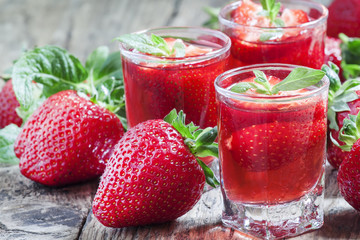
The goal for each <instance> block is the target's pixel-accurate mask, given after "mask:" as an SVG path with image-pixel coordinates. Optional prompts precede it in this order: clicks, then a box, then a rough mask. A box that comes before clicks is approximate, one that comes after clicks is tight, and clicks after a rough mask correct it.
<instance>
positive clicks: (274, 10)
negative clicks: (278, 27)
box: [260, 0, 281, 23]
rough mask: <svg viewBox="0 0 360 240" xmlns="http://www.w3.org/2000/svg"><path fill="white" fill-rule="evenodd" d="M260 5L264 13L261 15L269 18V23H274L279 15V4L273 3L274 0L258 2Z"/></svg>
mask: <svg viewBox="0 0 360 240" xmlns="http://www.w3.org/2000/svg"><path fill="white" fill-rule="evenodd" d="M260 3H261V6H262V7H263V9H264V11H265V12H266V13H263V15H265V16H268V17H269V18H270V22H271V23H274V22H275V19H276V18H277V16H278V14H279V11H280V8H281V4H280V3H279V2H275V0H260ZM277 23H279V22H277Z"/></svg>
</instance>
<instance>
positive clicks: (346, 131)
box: [330, 112, 360, 152]
mask: <svg viewBox="0 0 360 240" xmlns="http://www.w3.org/2000/svg"><path fill="white" fill-rule="evenodd" d="M348 117H349V118H345V119H344V124H343V126H342V128H341V129H340V132H339V140H340V141H342V142H343V143H345V144H344V145H341V146H340V144H339V143H338V142H337V141H336V140H335V139H334V138H333V137H332V136H331V134H330V139H331V141H332V142H333V143H334V144H335V145H336V146H338V147H339V148H341V149H342V150H344V151H348V152H349V151H350V150H351V149H352V147H353V145H354V143H355V142H356V141H357V140H358V139H360V112H359V113H358V114H357V115H351V114H349V115H348Z"/></svg>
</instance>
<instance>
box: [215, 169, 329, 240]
mask: <svg viewBox="0 0 360 240" xmlns="http://www.w3.org/2000/svg"><path fill="white" fill-rule="evenodd" d="M324 180H325V174H324V173H323V175H322V177H321V178H320V180H319V182H318V184H317V185H316V187H315V188H314V189H313V190H312V191H311V192H309V193H307V194H306V195H304V196H303V197H301V198H300V199H298V200H296V201H292V202H288V203H284V204H278V205H255V204H244V203H234V202H232V201H230V200H229V199H227V198H226V196H225V194H224V191H223V200H224V207H225V208H224V210H223V214H222V222H223V224H224V225H225V226H227V227H231V228H234V229H236V230H239V231H242V232H245V233H247V234H250V235H253V236H255V237H260V238H263V239H278V238H284V237H291V236H297V235H299V234H302V233H304V232H307V231H310V230H314V229H318V228H320V227H321V226H322V225H323V223H324V206H323V205H324Z"/></svg>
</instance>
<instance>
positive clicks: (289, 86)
mask: <svg viewBox="0 0 360 240" xmlns="http://www.w3.org/2000/svg"><path fill="white" fill-rule="evenodd" d="M253 72H254V75H255V79H254V83H252V82H240V83H237V84H235V85H234V86H233V87H232V88H231V89H230V90H231V91H233V92H236V93H245V92H246V91H248V90H249V89H255V91H256V92H257V93H260V94H266V95H274V94H277V93H278V92H279V91H293V90H298V89H303V88H306V87H310V86H312V85H314V84H316V83H318V82H319V81H320V80H321V79H322V78H323V77H324V76H325V72H323V71H321V70H316V69H312V68H307V67H297V68H295V69H294V70H292V71H291V72H290V74H289V75H288V76H287V77H286V78H285V79H284V80H282V81H281V82H279V83H277V84H275V85H274V86H271V85H270V83H269V80H268V79H267V77H266V75H265V74H264V73H263V72H262V71H259V70H254V71H253Z"/></svg>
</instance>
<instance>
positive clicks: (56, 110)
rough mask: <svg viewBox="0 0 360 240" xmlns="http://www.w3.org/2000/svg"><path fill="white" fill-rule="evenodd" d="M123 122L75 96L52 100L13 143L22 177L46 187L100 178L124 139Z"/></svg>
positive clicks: (63, 94)
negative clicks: (114, 151) (119, 143)
mask: <svg viewBox="0 0 360 240" xmlns="http://www.w3.org/2000/svg"><path fill="white" fill-rule="evenodd" d="M123 131H124V130H123V128H122V124H121V122H120V120H119V118H118V117H117V116H116V115H115V114H113V113H111V112H109V111H108V110H106V109H105V108H103V107H100V106H98V105H96V104H94V103H92V102H91V101H89V100H87V99H85V98H82V97H80V96H79V95H78V94H77V93H76V92H75V91H73V90H67V91H62V92H59V93H57V94H54V95H52V96H51V97H49V98H48V99H47V100H46V101H45V102H44V103H43V104H42V105H41V106H40V107H39V108H38V109H37V110H36V111H35V112H34V113H33V115H32V116H31V117H30V118H29V119H28V121H27V122H26V123H25V125H24V127H23V130H22V132H21V133H20V135H19V136H18V138H17V140H16V142H15V145H14V146H15V147H14V149H15V154H16V156H17V157H18V158H19V159H20V171H21V173H22V174H23V175H24V176H26V177H28V178H30V179H31V180H33V181H36V182H39V183H42V184H44V185H48V186H62V185H66V184H72V183H77V182H82V181H85V180H89V179H92V178H95V177H98V176H100V175H101V174H102V173H103V171H104V169H105V164H106V162H107V161H108V159H109V157H110V155H111V153H112V150H113V147H114V146H115V144H116V143H117V142H118V141H119V139H120V138H121V137H122V135H123Z"/></svg>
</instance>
